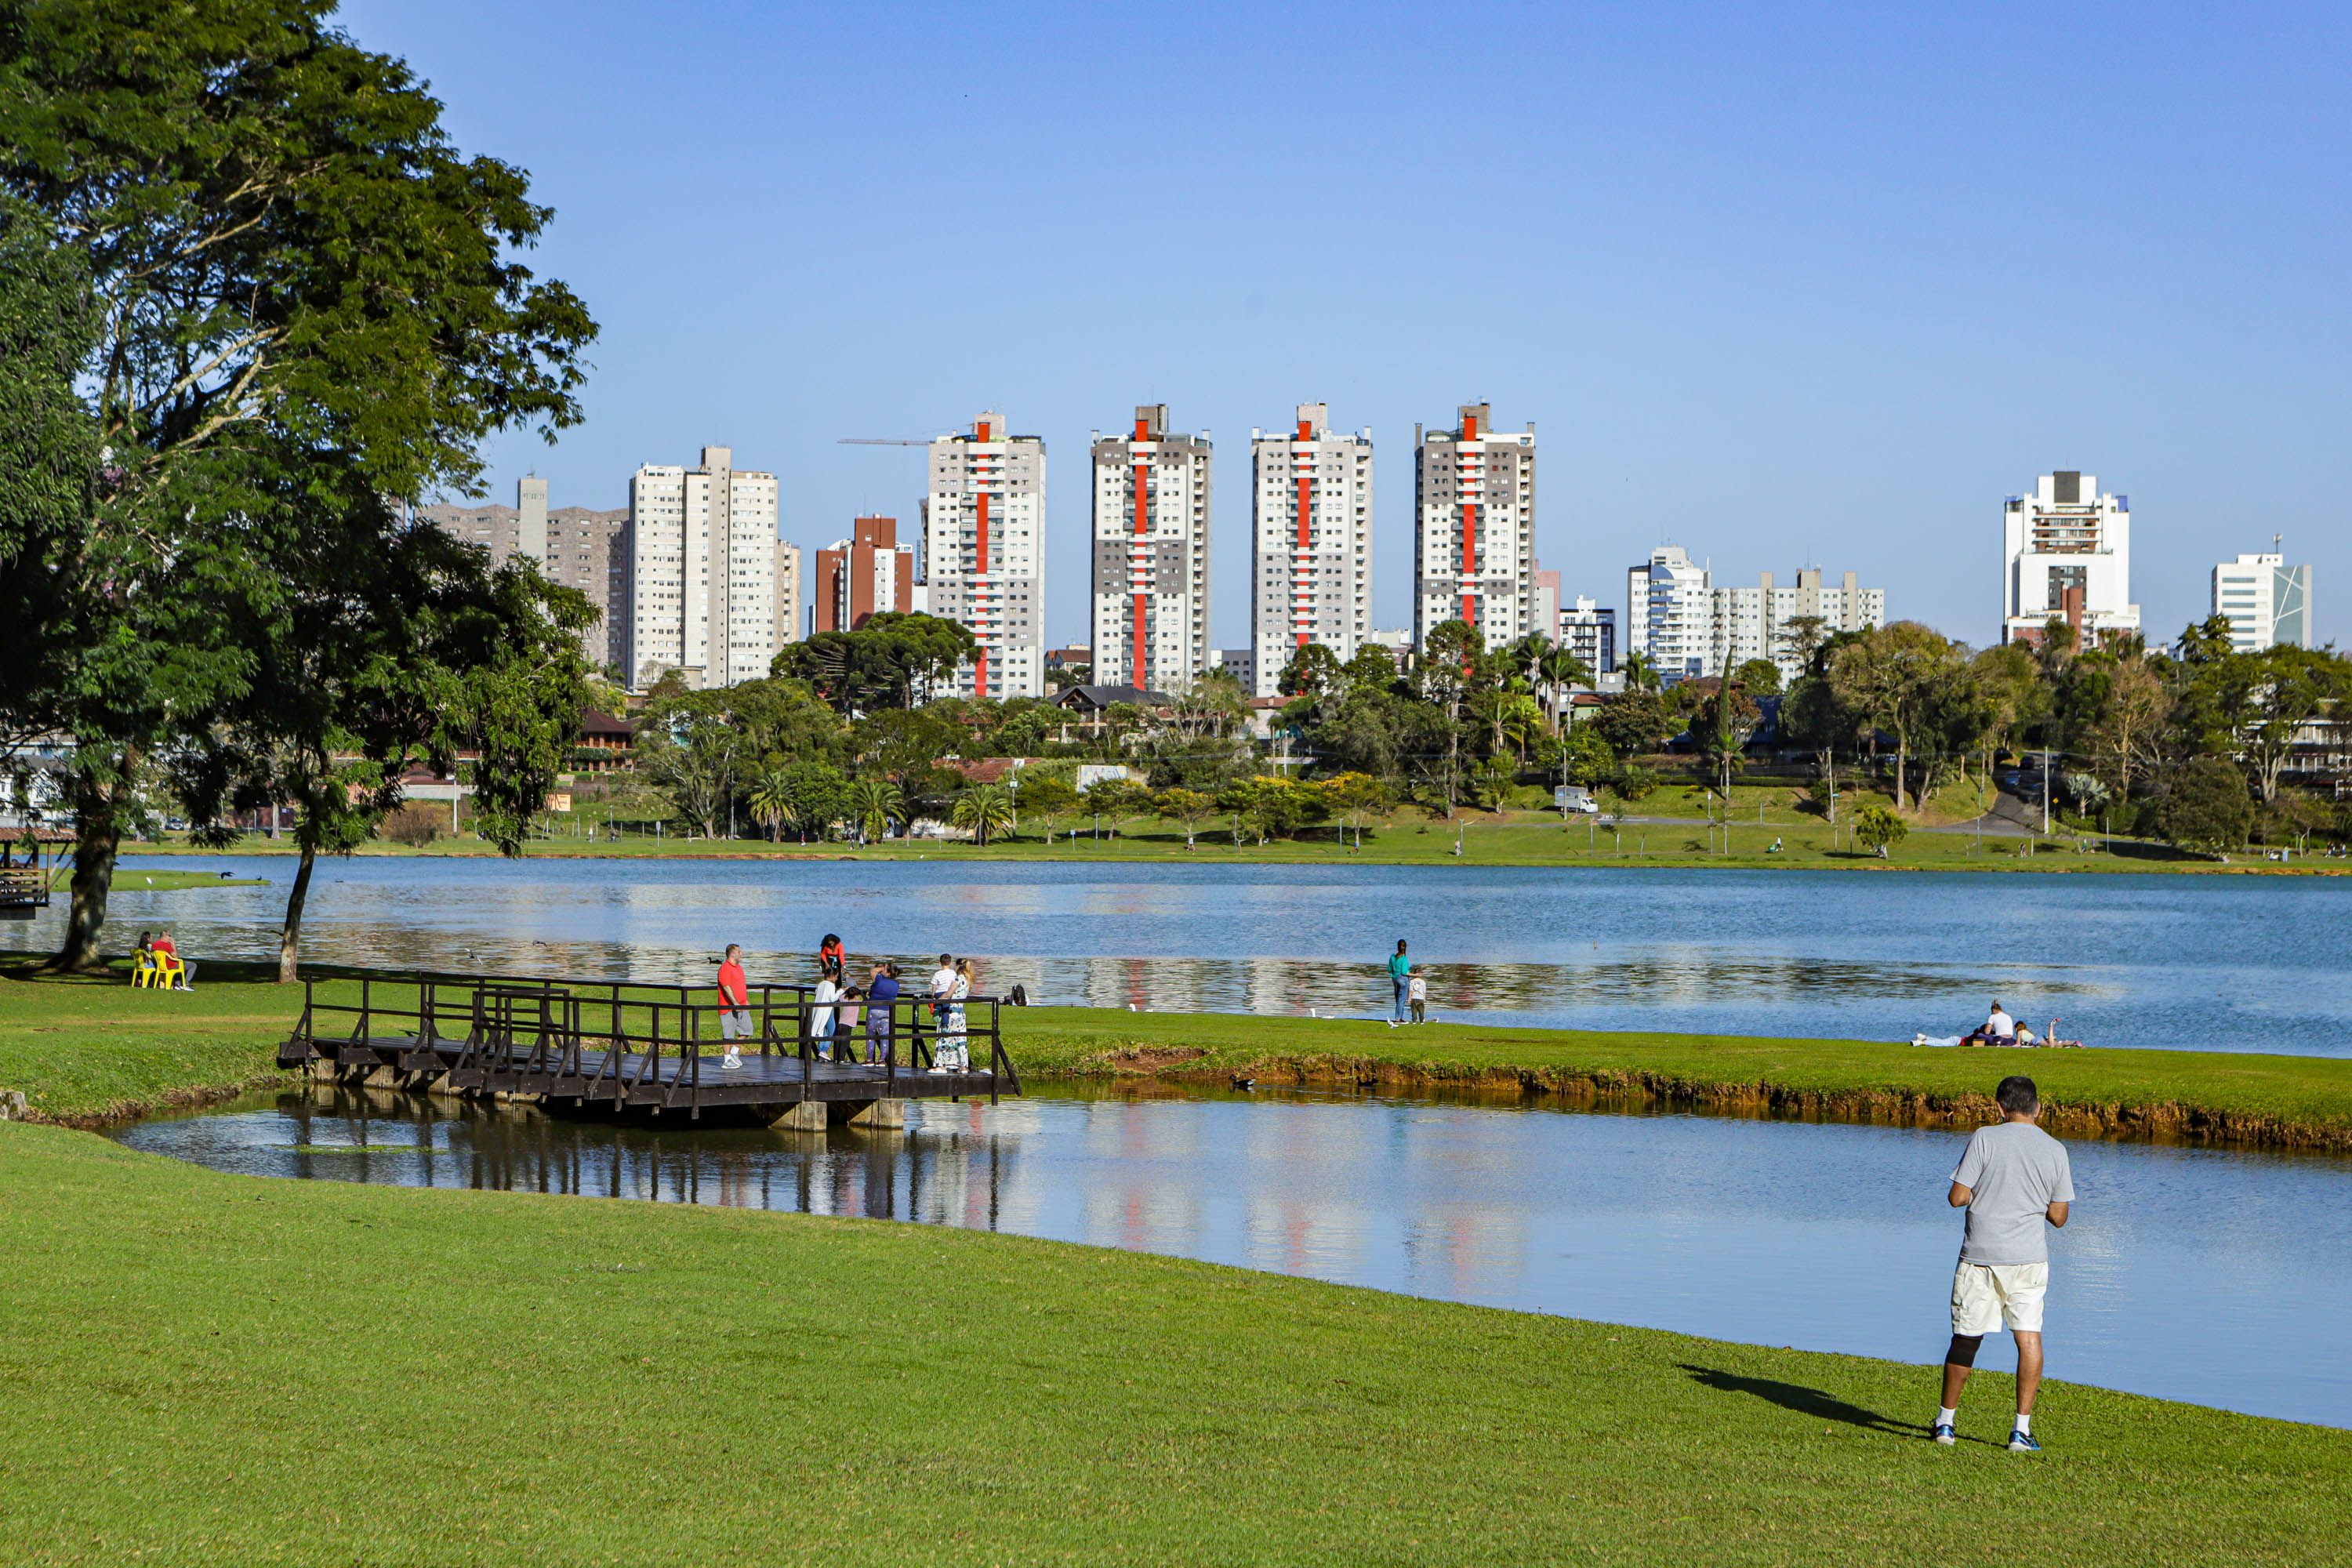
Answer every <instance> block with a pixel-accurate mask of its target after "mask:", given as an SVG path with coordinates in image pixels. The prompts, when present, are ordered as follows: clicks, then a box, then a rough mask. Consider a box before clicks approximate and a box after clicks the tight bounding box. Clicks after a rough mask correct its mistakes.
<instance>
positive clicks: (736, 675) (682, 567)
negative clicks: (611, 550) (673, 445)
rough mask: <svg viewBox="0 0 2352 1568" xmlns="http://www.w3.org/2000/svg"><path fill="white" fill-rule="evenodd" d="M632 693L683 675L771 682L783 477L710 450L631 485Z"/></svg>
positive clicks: (644, 472) (697, 679)
mask: <svg viewBox="0 0 2352 1568" xmlns="http://www.w3.org/2000/svg"><path fill="white" fill-rule="evenodd" d="M628 535H629V545H628V555H629V563H630V581H631V583H632V584H633V592H632V593H631V595H630V597H631V601H632V602H631V604H630V606H629V637H628V654H627V658H626V659H625V663H624V665H623V668H624V671H625V674H626V675H627V677H628V680H629V683H630V686H631V689H635V690H640V691H641V690H644V689H646V687H648V686H650V685H652V684H653V683H654V681H656V679H660V676H661V673H662V671H664V670H666V669H676V670H679V671H681V672H683V673H684V674H685V675H686V677H687V679H688V681H689V682H690V683H692V684H694V685H697V686H702V687H720V686H733V685H735V684H736V683H738V682H739V681H745V680H756V679H761V678H763V677H765V676H766V675H767V673H768V667H769V665H770V664H771V663H772V662H773V661H774V659H775V657H776V476H775V475H773V474H769V473H760V472H756V471H754V470H751V469H738V468H736V467H735V454H734V452H733V451H732V450H731V449H730V448H728V447H704V448H703V449H702V463H701V465H700V466H699V467H698V468H678V467H675V466H671V465H668V464H648V465H646V467H644V468H639V469H638V470H637V471H636V473H635V476H634V477H633V478H632V479H630V480H629V526H628Z"/></svg>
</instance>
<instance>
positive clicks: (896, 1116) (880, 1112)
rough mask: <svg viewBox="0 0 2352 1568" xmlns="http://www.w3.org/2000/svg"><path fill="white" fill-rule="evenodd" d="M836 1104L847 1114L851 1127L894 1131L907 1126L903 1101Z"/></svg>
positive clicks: (905, 1106) (905, 1108)
mask: <svg viewBox="0 0 2352 1568" xmlns="http://www.w3.org/2000/svg"><path fill="white" fill-rule="evenodd" d="M838 1103H839V1104H840V1105H841V1106H842V1108H843V1109H844V1110H847V1111H848V1112H849V1124H850V1125H851V1126H852V1127H867V1128H875V1129H878V1130H882V1131H896V1130H898V1129H899V1128H903V1127H905V1126H906V1125H907V1102H906V1101H905V1100H864V1101H859V1100H843V1101H839V1102H838Z"/></svg>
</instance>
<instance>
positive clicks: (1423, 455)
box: [1412, 403, 1548, 648]
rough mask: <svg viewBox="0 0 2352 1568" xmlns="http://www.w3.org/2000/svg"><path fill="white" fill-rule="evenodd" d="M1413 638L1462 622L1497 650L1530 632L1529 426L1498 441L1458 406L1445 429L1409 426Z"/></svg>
mask: <svg viewBox="0 0 2352 1568" xmlns="http://www.w3.org/2000/svg"><path fill="white" fill-rule="evenodd" d="M1413 447H1414V459H1415V460H1414V466H1413V523H1414V531H1413V566H1412V598H1413V640H1414V641H1415V642H1416V643H1418V644H1421V645H1424V646H1425V645H1426V644H1427V643H1428V641H1429V634H1430V633H1431V632H1432V631H1433V630H1434V629H1435V628H1436V627H1437V626H1441V625H1443V624H1444V622H1447V621H1454V620H1461V621H1467V622H1469V623H1470V624H1471V625H1472V626H1476V627H1477V628H1478V630H1479V632H1480V633H1481V634H1482V635H1483V637H1484V639H1485V642H1486V647H1489V648H1498V647H1506V646H1507V645H1509V644H1511V643H1514V642H1517V640H1518V639H1519V638H1521V637H1525V636H1527V634H1528V633H1529V632H1531V631H1546V630H1547V629H1548V628H1545V627H1541V626H1537V625H1536V624H1535V611H1536V602H1535V601H1536V595H1535V575H1536V427H1535V426H1533V425H1529V426H1528V427H1527V428H1526V429H1525V430H1524V431H1521V432H1519V433H1518V434H1516V435H1501V434H1498V433H1496V430H1495V427H1494V410H1493V408H1492V407H1491V406H1489V405H1486V404H1484V403H1468V404H1464V405H1462V407H1461V409H1460V411H1459V413H1458V414H1457V416H1456V419H1455V423H1454V428H1452V429H1451V430H1433V431H1429V432H1427V433H1426V434H1424V433H1423V431H1422V429H1421V427H1420V426H1414V427H1413Z"/></svg>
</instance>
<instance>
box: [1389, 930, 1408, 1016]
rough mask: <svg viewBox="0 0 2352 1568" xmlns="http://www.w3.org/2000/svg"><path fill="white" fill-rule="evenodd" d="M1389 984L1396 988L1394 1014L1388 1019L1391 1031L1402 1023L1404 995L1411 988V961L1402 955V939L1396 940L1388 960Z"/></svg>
mask: <svg viewBox="0 0 2352 1568" xmlns="http://www.w3.org/2000/svg"><path fill="white" fill-rule="evenodd" d="M1389 982H1390V984H1393V985H1394V986H1395V987H1396V1012H1395V1013H1394V1014H1393V1015H1392V1016H1391V1017H1390V1019H1389V1027H1390V1028H1391V1029H1393V1028H1395V1027H1396V1026H1398V1025H1399V1024H1402V1023H1403V1022H1404V1002H1405V994H1406V993H1407V992H1408V991H1410V990H1411V989H1412V960H1410V959H1408V958H1407V957H1405V955H1404V939H1403V938H1402V937H1399V938H1398V939H1397V950H1396V953H1395V956H1393V957H1391V959H1390V960H1389Z"/></svg>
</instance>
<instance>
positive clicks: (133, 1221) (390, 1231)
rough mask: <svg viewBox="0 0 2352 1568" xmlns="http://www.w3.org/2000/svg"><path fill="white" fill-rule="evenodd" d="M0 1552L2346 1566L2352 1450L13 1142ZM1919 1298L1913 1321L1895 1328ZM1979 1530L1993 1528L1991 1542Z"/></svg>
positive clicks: (16, 1132)
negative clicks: (1931, 1429)
mask: <svg viewBox="0 0 2352 1568" xmlns="http://www.w3.org/2000/svg"><path fill="white" fill-rule="evenodd" d="M0 1257H5V1258H7V1259H8V1274H9V1278H10V1280H11V1285H10V1289H9V1292H8V1301H7V1317H6V1326H5V1331H0V1388H5V1398H0V1517H5V1519H6V1521H7V1524H6V1531H5V1537H0V1559H5V1561H8V1562H11V1563H99V1562H105V1563H121V1562H129V1561H133V1560H148V1561H160V1562H171V1563H457V1562H466V1563H551V1564H552V1563H567V1564H568V1563H630V1564H637V1563H769V1562H778V1561H821V1562H828V1563H875V1564H890V1565H898V1564H906V1563H966V1562H969V1563H1014V1562H1018V1563H1055V1562H1066V1563H1104V1562H1129V1563H1335V1564H1336V1563H1349V1564H1355V1563H1550V1562H1575V1563H1583V1562H1595V1561H1598V1562H1615V1563H1659V1562H1673V1561H1682V1562H1690V1563H1873V1564H1875V1563H1887V1562H1899V1561H1904V1560H1916V1561H1921V1562H1954V1563H1960V1562H1980V1561H1993V1560H1998V1561H2001V1562H2009V1563H2164V1562H2181V1563H2191V1562H2225V1561H2226V1562H2231V1563H2322V1562H2327V1561H2342V1560H2343V1558H2342V1553H2343V1552H2344V1543H2345V1542H2346V1541H2347V1539H2352V1535H2347V1532H2352V1502H2348V1501H2347V1499H2352V1434H2347V1433H2343V1432H2336V1431H2330V1430H2326V1429H2322V1428H2316V1427H2310V1426H2294V1425H2291V1424H2286V1423H2281V1422H2273V1421H2264V1420H2260V1419H2256V1418H2252V1417H2246V1416H2237V1415H2223V1414H2220V1413H2217V1412H2212V1411H2207V1410H2202V1409H2199V1408H2196V1407H2192V1406H2186V1405H2168V1404H2164V1403H2161V1402H2158V1401H2153V1400H2147V1399H2139V1398H2134V1397H2131V1396H2128V1395H2123V1394H2108V1393H2103V1392H2098V1391H2095V1390H2089V1389H2084V1388H2078V1387H2073V1386H2067V1385H2063V1384H2058V1385H2053V1386H2052V1387H2051V1388H2050V1389H2048V1390H2047V1391H2046V1392H2045V1394H2044V1395H2043V1400H2042V1415H2041V1421H2040V1430H2041V1432H2042V1435H2043V1436H2044V1439H2045V1441H2046V1442H2047V1443H2048V1444H2049V1446H2050V1447H2049V1452H2047V1453H2046V1454H2044V1455H2042V1456H2041V1457H2039V1458H2029V1457H2023V1456H2016V1455H2011V1454H2009V1453H2007V1452H2006V1451H2004V1450H2003V1449H2001V1448H2000V1447H1997V1446H1996V1444H1997V1440H1998V1439H1999V1438H2000V1436H2002V1435H2003V1434H2004V1433H2005V1430H2006V1421H2005V1412H2004V1409H2003V1405H2004V1401H2005V1399H2006V1396H2007V1394H2008V1387H2007V1383H2006V1380H2005V1379H2004V1378H2001V1377H1999V1376H1995V1375H1983V1376H1980V1377H1979V1381H1978V1383H1977V1384H1976V1385H1975V1386H1974V1387H1972V1388H1971V1390H1970V1394H1971V1403H1970V1405H1969V1408H1968V1409H1967V1410H1966V1411H1964V1413H1963V1425H1964V1435H1965V1437H1966V1440H1965V1441H1964V1442H1963V1443H1962V1444H1961V1445H1960V1446H1959V1447H1958V1448H1954V1449H1943V1448H1938V1447H1935V1446H1934V1445H1932V1444H1930V1443H1928V1442H1927V1441H1926V1440H1925V1439H1924V1438H1923V1436H1921V1434H1920V1429H1919V1427H1918V1426H1917V1421H1918V1419H1919V1418H1920V1416H1921V1415H1923V1414H1925V1413H1926V1412H1927V1410H1928V1409H1929V1407H1930V1405H1931V1403H1932V1399H1933V1396H1934V1393H1935V1390H1934V1386H1933V1382H1932V1373H1930V1372H1929V1371H1928V1370H1927V1369H1925V1368H1920V1367H1904V1366H1896V1365H1892V1364H1888V1363H1877V1362H1869V1361H1862V1360H1855V1359H1851V1358H1846V1357H1839V1356H1826V1355H1808V1354H1799V1353H1794V1352H1782V1351H1772V1350H1764V1349H1754V1348H1747V1347H1739V1346H1733V1345H1727V1344H1722V1343H1717V1342H1709V1341H1704V1340H1696V1339H1689V1338H1684V1337H1681V1336H1677V1335H1672V1334H1664V1333H1654V1332H1645V1331H1638V1330H1632V1329H1623V1328H1611V1327H1606V1326H1602V1325H1596V1324H1587V1323H1580V1322H1575V1321H1566V1320H1559V1319H1549V1318H1539V1317H1533V1316H1527V1315H1521V1314H1515V1313H1508V1312H1501V1311H1494V1310H1483V1309H1477V1308H1467V1307H1455V1306H1448V1305H1444V1304H1441V1303H1435V1302H1428V1301H1420V1300H1411V1299H1408V1298H1403V1297H1397V1296H1389V1295H1383V1294H1380V1293H1377V1292H1372V1291H1366V1290H1357V1289H1343V1288H1339V1287H1335V1286H1327V1285H1321V1284H1317V1283H1313V1282H1309V1281H1301V1280H1294V1279H1281V1278H1276V1277H1273V1276H1267V1275H1258V1274H1251V1273H1245V1272H1240V1271H1235V1270H1230V1269H1223V1268H1213V1267H1210V1266H1207V1265H1203V1264H1198V1263H1191V1262H1183V1261H1178V1260H1172V1259H1166V1258H1151V1257H1146V1256H1138V1255H1130V1254H1122V1253H1115V1252H1107V1251H1099V1250H1093V1249H1088V1248H1084V1247H1070V1246H1064V1245H1059V1244H1055V1243H1046V1242H1034V1241H1028V1240H1024V1239H1020V1238H1014V1237H996V1236H990V1235H986V1234H981V1233H972V1232H962V1231H953V1230H946V1229H940V1228H933V1227H927V1226H911V1225H892V1224H887V1223H877V1222H866V1221H846V1220H831V1219H812V1218H808V1217H805V1216H797V1215H774V1214H764V1213H751V1212H733V1211H726V1210H717V1209H688V1208H682V1207H675V1206H668V1205H662V1206H654V1205H637V1204H626V1203H620V1202H614V1201H608V1200H599V1199H584V1198H547V1197H538V1196H530V1195H521V1194H476V1193H462V1192H437V1191H420V1190H415V1189H397V1188H377V1187H363V1186H358V1185H347V1184H336V1183H324V1182H321V1183H307V1184H296V1183H288V1182H272V1181H267V1180H261V1179H254V1178H243V1177H232V1176H224V1175H218V1174H215V1173H209V1172H205V1171H202V1170H199V1169H196V1168H194V1167H191V1166H186V1165H181V1164H177V1163H173V1162H171V1161H168V1160H164V1159H161V1158H157V1157H152V1156H147V1155H142V1154H137V1153H133V1152H129V1151H126V1150H123V1149H121V1148H120V1147H118V1146H116V1145H113V1144H110V1143H108V1142H104V1141H103V1140H101V1139H100V1138H98V1137H96V1136H94V1135H92V1134H89V1133H86V1132H78V1131H69V1130H66V1129H59V1128H44V1127H22V1126H5V1127H0ZM1935 1306H1936V1303H1934V1302H1928V1303H1924V1304H1923V1307H1922V1311H1923V1320H1922V1326H1921V1333H1922V1342H1923V1345H1925V1344H1926V1343H1927V1341H1928V1340H1930V1339H1932V1338H1933V1337H1934V1329H1935V1324H1934V1322H1933V1321H1932V1320H1933V1318H1934V1317H1935V1311H1934V1308H1935ZM1996 1544H1997V1546H1998V1550H1997V1551H1996V1550H1995V1547H1996Z"/></svg>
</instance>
